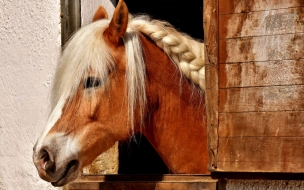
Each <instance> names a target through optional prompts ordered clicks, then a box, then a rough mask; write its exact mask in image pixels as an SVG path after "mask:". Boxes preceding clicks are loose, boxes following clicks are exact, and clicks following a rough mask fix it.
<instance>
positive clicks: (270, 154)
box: [204, 0, 304, 172]
mask: <svg viewBox="0 0 304 190" xmlns="http://www.w3.org/2000/svg"><path fill="white" fill-rule="evenodd" d="M204 9H205V10H204V31H205V43H206V60H207V61H208V62H207V67H206V77H207V90H206V95H207V96H206V99H207V110H208V133H209V149H210V152H209V155H210V165H209V167H210V170H211V171H228V172H230V171H232V172H304V1H303V0H271V1H265V0H205V2H204Z"/></svg>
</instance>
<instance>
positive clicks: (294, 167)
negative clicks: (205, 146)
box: [216, 153, 304, 180]
mask: <svg viewBox="0 0 304 190" xmlns="http://www.w3.org/2000/svg"><path fill="white" fill-rule="evenodd" d="M257 154H258V153H257ZM303 168H304V163H303V162H275V161H270V162H264V161H259V162H253V161H250V162H239V161H231V162H218V168H217V170H216V171H224V172H238V173H239V172H263V174H265V173H266V172H267V174H268V173H269V172H275V173H276V174H278V173H279V172H280V173H303V172H304V171H303ZM263 174H260V177H262V178H263ZM282 175H283V176H284V174H282ZM267 176H268V175H266V177H264V179H265V178H266V179H267ZM277 177H281V178H282V176H277ZM283 178H284V177H283ZM289 178H290V177H289ZM243 179H244V178H243ZM251 179H252V178H251ZM290 179H292V180H295V178H293V177H291V178H290ZM301 180H303V178H301Z"/></svg>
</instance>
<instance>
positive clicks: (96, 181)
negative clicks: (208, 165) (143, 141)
mask: <svg viewBox="0 0 304 190" xmlns="http://www.w3.org/2000/svg"><path fill="white" fill-rule="evenodd" d="M216 183H217V180H216V179H212V178H211V176H210V175H82V176H80V177H79V178H78V179H77V180H76V181H75V182H73V183H71V184H69V186H68V189H69V190H81V189H86V190H97V189H98V190H103V189H107V190H108V189H111V190H118V189H119V190H121V189H124V190H128V189H130V190H133V189H137V190H154V189H158V190H162V189H163V190H167V189H176V190H182V189H187V190H205V189H206V190H215V189H216Z"/></svg>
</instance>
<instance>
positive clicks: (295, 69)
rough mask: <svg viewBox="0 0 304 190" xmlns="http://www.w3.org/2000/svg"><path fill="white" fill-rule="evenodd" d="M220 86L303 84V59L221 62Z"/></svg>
mask: <svg viewBox="0 0 304 190" xmlns="http://www.w3.org/2000/svg"><path fill="white" fill-rule="evenodd" d="M219 75H220V78H219V86H220V88H231V87H250V86H251V87H252V86H271V85H299V84H304V60H303V59H300V60H283V61H267V62H249V63H244V64H239V63H236V64H221V65H220V66H219Z"/></svg>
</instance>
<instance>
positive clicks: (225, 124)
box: [218, 111, 304, 138]
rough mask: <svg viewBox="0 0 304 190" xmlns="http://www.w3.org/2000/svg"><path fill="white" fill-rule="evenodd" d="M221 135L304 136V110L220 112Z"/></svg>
mask: <svg viewBox="0 0 304 190" xmlns="http://www.w3.org/2000/svg"><path fill="white" fill-rule="evenodd" d="M219 123H220V124H219V131H218V132H219V137H234V138H236V137H296V136H298V137H304V111H282V112H243V113H221V114H219Z"/></svg>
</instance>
